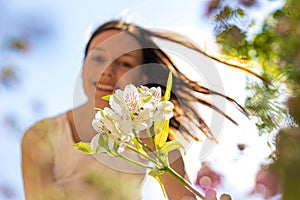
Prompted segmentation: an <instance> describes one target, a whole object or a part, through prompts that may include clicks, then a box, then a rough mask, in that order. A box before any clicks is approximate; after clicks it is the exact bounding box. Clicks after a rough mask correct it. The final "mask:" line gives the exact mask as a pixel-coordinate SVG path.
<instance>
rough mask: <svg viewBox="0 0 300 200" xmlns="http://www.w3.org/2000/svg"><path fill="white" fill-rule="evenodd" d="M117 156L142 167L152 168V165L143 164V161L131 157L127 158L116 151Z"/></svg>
mask: <svg viewBox="0 0 300 200" xmlns="http://www.w3.org/2000/svg"><path fill="white" fill-rule="evenodd" d="M117 156H118V157H120V158H122V159H124V160H126V161H128V162H130V163H132V164H135V165H138V166H140V167H144V168H148V169H153V167H151V166H148V165H145V164H143V163H140V162H137V161H135V160H133V159H131V158H128V157H126V156H123V155H122V154H120V153H118V154H117Z"/></svg>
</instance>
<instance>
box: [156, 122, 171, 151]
mask: <svg viewBox="0 0 300 200" xmlns="http://www.w3.org/2000/svg"><path fill="white" fill-rule="evenodd" d="M154 133H155V137H154V144H155V146H156V148H158V149H160V148H161V147H162V146H163V145H164V144H165V143H166V141H167V139H168V136H169V120H159V121H156V122H154Z"/></svg>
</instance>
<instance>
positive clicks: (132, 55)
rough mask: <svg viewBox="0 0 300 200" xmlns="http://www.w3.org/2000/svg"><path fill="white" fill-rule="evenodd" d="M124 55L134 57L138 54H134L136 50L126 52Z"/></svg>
mask: <svg viewBox="0 0 300 200" xmlns="http://www.w3.org/2000/svg"><path fill="white" fill-rule="evenodd" d="M122 56H129V57H132V58H136V55H135V54H134V52H128V53H124V54H123V55H122Z"/></svg>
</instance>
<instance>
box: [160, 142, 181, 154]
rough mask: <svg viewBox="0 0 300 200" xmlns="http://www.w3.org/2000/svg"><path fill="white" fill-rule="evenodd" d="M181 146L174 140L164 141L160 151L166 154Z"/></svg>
mask: <svg viewBox="0 0 300 200" xmlns="http://www.w3.org/2000/svg"><path fill="white" fill-rule="evenodd" d="M180 148H183V146H182V144H181V143H180V142H178V141H176V140H173V141H169V142H166V143H165V144H164V145H163V146H162V147H161V149H160V152H161V153H163V154H168V153H169V152H170V151H173V150H175V149H180Z"/></svg>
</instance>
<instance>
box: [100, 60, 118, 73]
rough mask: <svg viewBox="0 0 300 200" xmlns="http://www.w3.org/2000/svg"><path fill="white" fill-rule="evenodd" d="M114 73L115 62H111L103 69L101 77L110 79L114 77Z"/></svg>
mask: <svg viewBox="0 0 300 200" xmlns="http://www.w3.org/2000/svg"><path fill="white" fill-rule="evenodd" d="M115 71H116V67H115V62H114V61H113V62H111V63H110V64H108V65H107V66H106V67H105V69H104V71H103V75H106V76H109V77H112V76H114V75H115Z"/></svg>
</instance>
